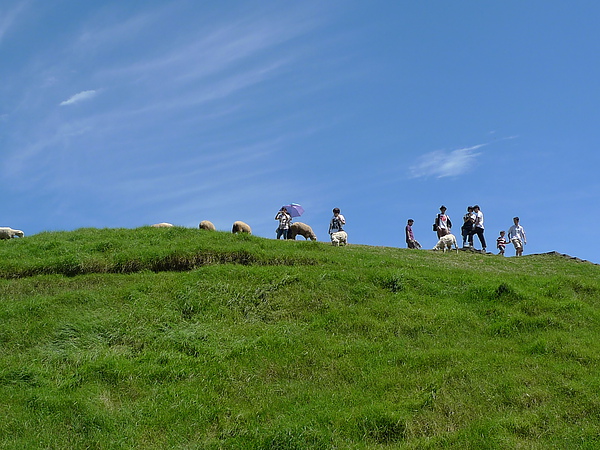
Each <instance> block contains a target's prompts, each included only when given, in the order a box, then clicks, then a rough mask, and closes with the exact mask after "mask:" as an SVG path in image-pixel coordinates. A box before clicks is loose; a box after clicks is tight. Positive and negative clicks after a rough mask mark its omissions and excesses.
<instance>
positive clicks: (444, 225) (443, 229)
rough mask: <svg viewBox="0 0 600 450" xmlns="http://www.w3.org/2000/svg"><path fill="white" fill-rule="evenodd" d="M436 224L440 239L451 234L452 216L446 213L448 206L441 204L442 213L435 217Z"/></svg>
mask: <svg viewBox="0 0 600 450" xmlns="http://www.w3.org/2000/svg"><path fill="white" fill-rule="evenodd" d="M435 225H436V226H435V230H436V231H437V237H438V239H440V238H441V237H442V236H446V235H447V234H450V229H451V228H452V221H451V220H450V216H449V215H448V214H446V207H445V206H444V205H442V206H440V213H439V214H438V215H437V216H436V218H435Z"/></svg>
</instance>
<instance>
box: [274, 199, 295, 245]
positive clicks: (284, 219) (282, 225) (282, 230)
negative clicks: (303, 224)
mask: <svg viewBox="0 0 600 450" xmlns="http://www.w3.org/2000/svg"><path fill="white" fill-rule="evenodd" d="M275 220H279V226H278V227H277V239H279V238H280V237H281V236H283V239H287V237H288V231H289V230H290V224H291V223H292V216H290V215H289V214H288V212H287V208H286V207H285V206H282V207H281V209H280V210H279V211H277V214H276V215H275Z"/></svg>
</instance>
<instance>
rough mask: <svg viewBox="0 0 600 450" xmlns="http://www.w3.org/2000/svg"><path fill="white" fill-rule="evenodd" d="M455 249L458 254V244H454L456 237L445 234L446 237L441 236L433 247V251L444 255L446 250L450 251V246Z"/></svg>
mask: <svg viewBox="0 0 600 450" xmlns="http://www.w3.org/2000/svg"><path fill="white" fill-rule="evenodd" d="M453 245H454V247H455V248H456V253H458V243H457V242H456V236H454V235H453V234H447V235H446V236H442V237H441V238H440V240H439V241H438V242H437V244H435V247H433V249H434V250H443V251H444V253H446V250H452V246H453Z"/></svg>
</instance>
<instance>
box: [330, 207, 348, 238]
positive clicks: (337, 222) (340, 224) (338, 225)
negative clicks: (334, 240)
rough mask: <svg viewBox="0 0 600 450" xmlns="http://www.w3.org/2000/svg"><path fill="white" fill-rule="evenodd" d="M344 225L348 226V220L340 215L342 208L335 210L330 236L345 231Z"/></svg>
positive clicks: (331, 221)
mask: <svg viewBox="0 0 600 450" xmlns="http://www.w3.org/2000/svg"><path fill="white" fill-rule="evenodd" d="M344 225H346V218H345V217H344V216H342V215H341V214H340V208H333V217H332V218H331V220H330V221H329V235H332V234H333V233H337V232H338V231H344Z"/></svg>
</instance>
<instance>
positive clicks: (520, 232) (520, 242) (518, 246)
mask: <svg viewBox="0 0 600 450" xmlns="http://www.w3.org/2000/svg"><path fill="white" fill-rule="evenodd" d="M513 222H514V225H513V226H511V227H510V228H509V229H508V239H509V241H510V242H512V244H513V245H514V246H515V252H516V255H517V256H521V255H523V246H524V245H525V244H527V236H526V235H525V229H524V228H523V227H522V226H521V225H519V218H518V217H514V218H513Z"/></svg>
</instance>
